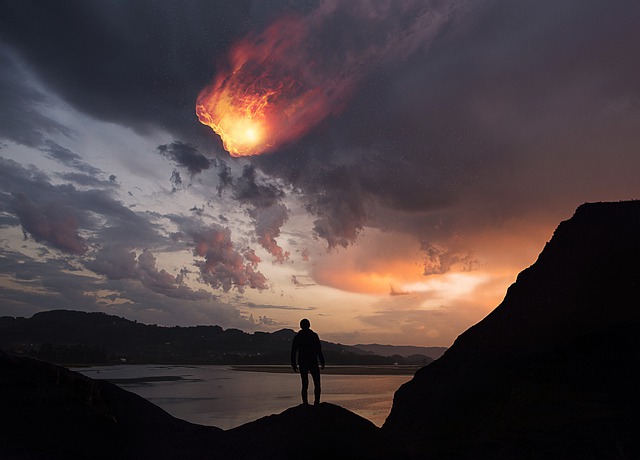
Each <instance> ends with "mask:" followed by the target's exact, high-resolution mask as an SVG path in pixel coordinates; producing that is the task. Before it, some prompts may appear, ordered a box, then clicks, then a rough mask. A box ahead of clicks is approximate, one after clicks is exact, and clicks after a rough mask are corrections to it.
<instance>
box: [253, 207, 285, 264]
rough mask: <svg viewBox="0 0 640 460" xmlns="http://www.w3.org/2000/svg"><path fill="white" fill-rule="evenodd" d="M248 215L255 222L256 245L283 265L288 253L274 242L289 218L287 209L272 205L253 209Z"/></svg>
mask: <svg viewBox="0 0 640 460" xmlns="http://www.w3.org/2000/svg"><path fill="white" fill-rule="evenodd" d="M249 215H250V216H251V217H252V218H253V220H254V222H255V229H256V236H257V237H258V243H260V245H261V246H262V247H263V248H265V249H266V250H267V252H268V253H269V254H271V255H272V256H273V257H274V259H275V261H276V262H279V263H283V262H284V261H285V260H287V259H288V258H289V255H290V254H289V251H285V250H284V249H282V248H281V247H280V246H279V245H278V243H277V242H276V238H278V237H279V236H280V228H281V227H282V226H283V225H284V224H285V222H286V221H287V220H288V218H289V212H288V210H287V207H286V206H285V205H284V204H282V203H278V204H274V205H272V206H270V207H268V208H254V209H253V210H251V211H250V212H249Z"/></svg>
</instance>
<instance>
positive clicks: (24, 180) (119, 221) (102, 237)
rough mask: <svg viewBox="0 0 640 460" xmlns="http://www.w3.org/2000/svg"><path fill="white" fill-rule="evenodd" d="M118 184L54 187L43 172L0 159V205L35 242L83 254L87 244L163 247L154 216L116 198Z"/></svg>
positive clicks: (166, 242) (164, 242)
mask: <svg viewBox="0 0 640 460" xmlns="http://www.w3.org/2000/svg"><path fill="white" fill-rule="evenodd" d="M115 189H116V187H109V188H108V189H89V190H78V189H77V188H75V187H74V186H73V185H71V184H61V185H53V184H52V183H51V179H50V177H49V176H48V175H47V174H45V173H44V172H43V171H42V170H40V169H38V168H36V167H34V166H30V167H27V168H25V167H23V166H22V165H20V164H19V163H17V162H15V161H13V160H8V159H5V158H2V157H0V191H3V192H5V193H4V194H0V204H2V203H4V204H2V205H3V207H5V208H6V209H10V210H11V212H12V213H13V214H15V215H16V216H17V217H19V219H20V223H21V225H22V228H23V230H24V231H25V232H27V233H29V234H30V235H32V236H33V238H34V239H35V240H37V241H43V242H46V243H48V244H50V245H52V246H53V247H56V248H58V249H60V250H63V251H66V252H69V253H73V254H81V253H83V252H85V251H86V250H87V248H88V246H91V245H94V244H109V243H110V242H115V241H117V242H118V243H119V244H121V245H124V246H129V247H147V246H149V245H164V246H167V245H168V244H169V242H168V241H167V240H166V239H165V238H164V237H162V236H161V235H160V234H159V232H158V228H157V226H156V225H154V224H153V223H152V222H151V219H152V216H150V215H146V214H145V213H135V212H133V211H132V210H131V209H129V208H127V207H125V206H124V205H123V204H122V202H120V201H118V200H117V199H115V198H114V196H113V192H114V191H115Z"/></svg>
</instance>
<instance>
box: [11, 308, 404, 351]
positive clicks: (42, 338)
mask: <svg viewBox="0 0 640 460" xmlns="http://www.w3.org/2000/svg"><path fill="white" fill-rule="evenodd" d="M294 335H295V331H293V330H291V329H282V330H280V331H276V332H272V333H267V332H254V333H253V334H249V333H246V332H243V331H240V330H238V329H227V330H224V329H222V328H221V327H220V326H193V327H179V326H176V327H160V326H156V325H146V324H142V323H138V322H135V321H129V320H127V319H124V318H120V317H117V316H111V315H107V314H105V313H86V312H80V311H70V310H55V311H46V312H41V313H37V314H35V315H33V316H32V317H31V318H12V317H2V318H0V348H1V349H3V350H5V351H10V352H12V353H16V354H20V355H24V356H30V357H35V358H38V359H42V360H45V361H50V362H54V363H62V364H84V363H86V364H100V363H109V362H114V361H116V362H117V361H120V360H125V361H126V362H129V363H163V364H186V363H189V364H288V363H289V353H290V350H291V340H292V338H293V336H294ZM322 347H323V352H324V355H325V358H326V361H327V363H330V364H394V363H396V362H399V364H413V363H414V361H415V360H407V359H404V358H399V359H398V358H397V357H395V358H390V357H384V356H377V355H371V354H369V353H367V352H365V351H362V350H359V349H357V348H355V347H351V346H348V345H340V344H335V343H331V342H325V341H323V342H322Z"/></svg>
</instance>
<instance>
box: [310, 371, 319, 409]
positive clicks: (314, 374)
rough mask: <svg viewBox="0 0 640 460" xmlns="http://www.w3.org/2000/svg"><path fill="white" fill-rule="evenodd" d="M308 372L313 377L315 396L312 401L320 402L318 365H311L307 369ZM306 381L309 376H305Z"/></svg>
mask: <svg viewBox="0 0 640 460" xmlns="http://www.w3.org/2000/svg"><path fill="white" fill-rule="evenodd" d="M309 372H311V377H313V393H314V396H315V399H314V401H313V403H314V404H320V391H321V390H320V369H318V366H313V367H312V368H311V369H309ZM308 381H309V377H307V382H308Z"/></svg>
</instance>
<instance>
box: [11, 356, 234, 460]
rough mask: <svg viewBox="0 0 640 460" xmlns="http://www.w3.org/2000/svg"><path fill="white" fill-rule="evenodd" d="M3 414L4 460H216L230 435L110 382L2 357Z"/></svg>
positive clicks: (27, 361)
mask: <svg viewBox="0 0 640 460" xmlns="http://www.w3.org/2000/svg"><path fill="white" fill-rule="evenodd" d="M0 408H1V411H2V412H1V413H2V419H3V423H2V429H1V430H0V458H2V459H74V458H78V459H86V458H98V459H99V458H105V459H112V458H113V459H115V458H123V459H128V458H160V459H163V458H189V457H191V458H210V455H211V452H213V451H215V447H216V445H217V444H218V442H219V438H220V435H221V434H222V433H223V431H222V430H221V429H219V428H215V427H204V426H200V425H195V424H191V423H188V422H186V421H184V420H180V419H177V418H175V417H172V416H171V415H169V414H168V413H166V412H165V411H164V410H162V409H160V408H159V407H158V406H156V405H154V404H152V403H150V402H149V401H147V400H145V399H144V398H141V397H140V396H137V395H135V394H133V393H130V392H128V391H125V390H122V389H121V388H119V387H117V386H115V385H113V384H111V383H108V382H105V381H100V380H92V379H90V378H88V377H85V376H83V375H82V374H79V373H77V372H72V371H70V370H68V369H66V368H64V367H60V366H56V365H54V364H50V363H46V362H42V361H38V360H34V359H31V358H23V357H16V356H11V355H7V354H6V353H4V352H2V351H0ZM183 455H184V457H183Z"/></svg>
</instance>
